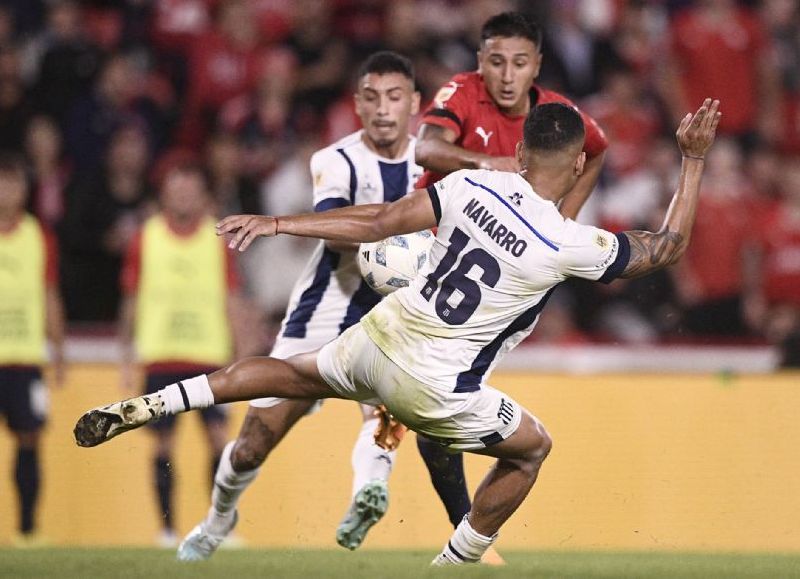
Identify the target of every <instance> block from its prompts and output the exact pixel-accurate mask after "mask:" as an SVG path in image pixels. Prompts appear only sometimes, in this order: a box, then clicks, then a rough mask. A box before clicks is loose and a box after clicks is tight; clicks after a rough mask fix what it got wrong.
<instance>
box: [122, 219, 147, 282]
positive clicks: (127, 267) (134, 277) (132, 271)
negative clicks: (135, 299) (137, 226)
mask: <svg viewBox="0 0 800 579" xmlns="http://www.w3.org/2000/svg"><path fill="white" fill-rule="evenodd" d="M141 270H142V232H141V230H139V231H138V232H137V233H136V235H135V236H134V237H133V239H131V242H130V244H128V249H127V251H126V252H125V259H124V261H123V262H122V272H121V273H120V285H121V286H122V292H123V293H124V294H125V295H127V296H131V295H133V294H135V293H136V291H137V290H138V289H139V276H140V274H141Z"/></svg>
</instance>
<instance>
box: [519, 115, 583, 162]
mask: <svg viewBox="0 0 800 579" xmlns="http://www.w3.org/2000/svg"><path fill="white" fill-rule="evenodd" d="M584 134H585V129H584V126H583V119H582V118H581V115H580V113H578V111H576V110H575V108H574V107H571V106H568V105H565V104H563V103H547V104H543V105H539V106H537V107H534V108H533V110H532V111H531V112H530V113H529V114H528V118H526V119H525V126H524V128H523V129H522V135H523V140H524V142H525V147H526V148H528V149H531V150H535V151H549V152H556V151H561V150H563V149H566V148H567V147H569V146H570V145H572V144H573V143H575V142H576V141H578V140H580V139H583V137H584Z"/></svg>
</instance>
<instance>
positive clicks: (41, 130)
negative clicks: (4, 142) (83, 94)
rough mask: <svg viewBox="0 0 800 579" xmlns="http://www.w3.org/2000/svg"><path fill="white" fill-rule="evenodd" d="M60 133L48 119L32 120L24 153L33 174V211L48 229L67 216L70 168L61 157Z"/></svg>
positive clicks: (40, 117)
mask: <svg viewBox="0 0 800 579" xmlns="http://www.w3.org/2000/svg"><path fill="white" fill-rule="evenodd" d="M61 145H62V139H61V132H60V131H59V130H58V127H57V126H56V124H55V123H54V122H53V121H52V119H50V118H49V117H46V116H43V115H39V116H36V117H34V118H33V119H31V122H30V123H29V124H28V131H27V133H26V135H25V153H26V155H27V160H28V168H29V171H30V174H31V178H32V179H31V181H32V183H31V193H32V194H31V200H30V207H31V209H32V212H33V214H34V215H36V217H38V218H39V220H40V221H42V222H43V223H45V224H46V225H48V226H49V227H55V226H56V225H58V223H59V222H60V221H61V219H62V217H63V216H64V207H65V204H66V199H65V189H66V188H67V184H68V183H69V178H70V167H69V164H68V163H66V162H65V161H64V159H63V156H62V146H61Z"/></svg>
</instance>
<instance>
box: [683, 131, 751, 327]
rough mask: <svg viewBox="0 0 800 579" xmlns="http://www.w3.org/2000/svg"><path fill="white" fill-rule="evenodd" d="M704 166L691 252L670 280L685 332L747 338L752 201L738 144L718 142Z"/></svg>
mask: <svg viewBox="0 0 800 579" xmlns="http://www.w3.org/2000/svg"><path fill="white" fill-rule="evenodd" d="M707 165H708V169H707V171H706V175H705V177H704V179H703V184H702V188H701V195H700V200H699V201H698V209H697V217H696V220H695V224H694V229H693V232H692V246H691V248H690V249H688V250H687V251H686V255H685V258H684V260H683V261H682V262H681V264H680V265H679V267H678V268H677V269H675V270H674V271H673V280H674V283H675V285H676V288H677V291H678V294H679V298H680V300H681V303H682V306H683V308H684V316H683V326H684V328H685V329H686V330H687V331H689V332H690V333H692V334H694V335H714V336H728V337H737V336H742V335H745V334H746V333H747V330H746V327H745V324H744V321H743V318H742V313H741V312H742V291H743V278H742V257H741V256H742V253H743V252H744V251H745V249H746V247H747V244H748V242H749V241H750V240H751V238H752V230H753V228H752V225H753V224H752V221H751V219H752V216H753V211H754V209H753V208H754V205H755V199H754V196H753V191H752V189H751V188H750V186H749V184H748V182H747V179H746V177H745V175H744V173H743V172H742V170H741V165H742V154H741V151H740V148H739V146H738V145H737V143H736V141H734V140H731V139H728V140H724V139H723V140H721V141H719V142H717V146H716V148H715V149H714V151H713V152H712V153H711V154H710V155H709V156H708V161H707Z"/></svg>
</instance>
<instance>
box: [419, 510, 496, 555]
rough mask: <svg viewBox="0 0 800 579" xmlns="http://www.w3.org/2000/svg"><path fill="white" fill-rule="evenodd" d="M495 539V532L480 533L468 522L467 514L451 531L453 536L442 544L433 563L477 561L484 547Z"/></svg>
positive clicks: (487, 546) (490, 544)
mask: <svg viewBox="0 0 800 579" xmlns="http://www.w3.org/2000/svg"><path fill="white" fill-rule="evenodd" d="M496 540H497V533H495V534H494V536H492V537H486V536H484V535H481V534H480V533H479V532H478V531H476V530H475V529H473V528H472V527H471V526H470V524H469V515H465V516H464V518H463V519H462V520H461V522H460V523H459V524H458V526H457V527H456V530H455V531H454V532H453V536H452V537H450V540H449V541H448V542H447V545H445V546H444V549H442V552H441V553H439V555H438V556H437V557H436V559H434V560H433V563H432V564H433V565H463V564H464V563H477V562H478V561H480V560H481V557H482V556H483V554H484V552H486V549H488V548H489V547H491V546H492V543H494V542H495V541H496Z"/></svg>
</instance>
